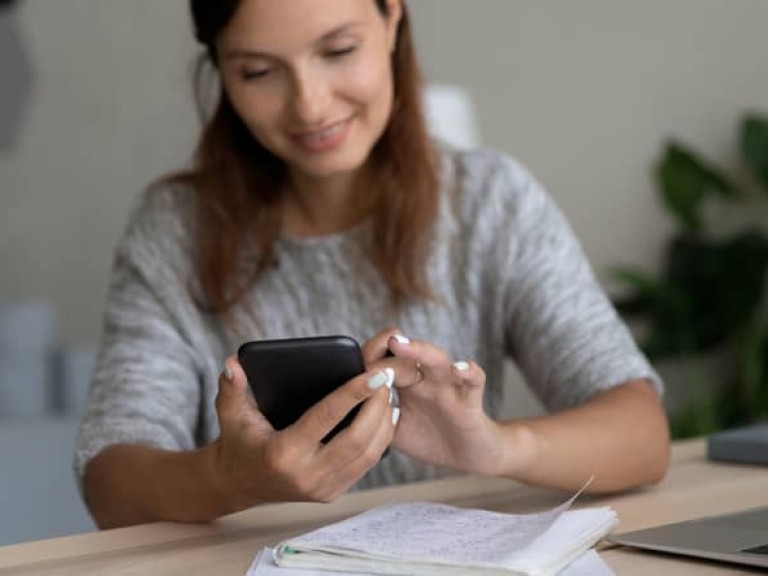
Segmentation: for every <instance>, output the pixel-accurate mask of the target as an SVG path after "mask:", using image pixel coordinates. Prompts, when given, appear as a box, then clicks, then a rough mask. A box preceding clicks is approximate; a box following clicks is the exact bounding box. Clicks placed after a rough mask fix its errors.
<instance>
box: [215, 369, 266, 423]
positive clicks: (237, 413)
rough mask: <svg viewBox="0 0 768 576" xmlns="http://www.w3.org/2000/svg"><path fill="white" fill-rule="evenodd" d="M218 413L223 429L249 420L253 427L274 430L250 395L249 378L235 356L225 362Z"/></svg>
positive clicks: (220, 384) (217, 404) (218, 398)
mask: <svg viewBox="0 0 768 576" xmlns="http://www.w3.org/2000/svg"><path fill="white" fill-rule="evenodd" d="M216 412H217V413H218V416H219V424H220V426H221V427H222V428H224V427H225V426H227V424H229V423H233V424H234V423H237V422H238V421H242V420H243V419H246V418H247V419H248V421H249V423H250V424H251V425H254V424H255V425H258V426H259V427H260V428H266V429H268V430H270V431H271V430H273V428H272V426H271V425H270V424H269V422H268V421H267V419H266V418H265V417H264V415H263V414H262V413H261V412H260V411H259V409H258V408H257V407H256V405H255V403H254V402H253V400H252V399H251V397H250V396H249V395H248V378H247V377H246V375H245V372H244V371H243V368H242V367H241V366H240V363H239V362H238V361H237V357H235V356H230V357H228V358H227V359H226V360H225V361H224V369H223V370H222V372H221V375H220V376H219V393H218V394H217V396H216Z"/></svg>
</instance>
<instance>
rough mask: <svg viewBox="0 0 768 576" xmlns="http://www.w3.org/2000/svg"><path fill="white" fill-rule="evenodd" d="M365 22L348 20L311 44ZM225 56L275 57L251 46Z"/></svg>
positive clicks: (227, 51)
mask: <svg viewBox="0 0 768 576" xmlns="http://www.w3.org/2000/svg"><path fill="white" fill-rule="evenodd" d="M364 24H365V23H364V22H347V23H345V24H341V25H340V26H336V27H335V28H333V29H331V30H329V31H328V32H325V33H324V34H323V35H322V36H320V37H319V38H317V39H316V40H313V41H312V42H311V44H312V45H317V44H322V43H323V42H327V41H328V40H331V39H333V38H334V37H336V36H340V35H342V34H345V33H347V32H349V31H350V30H352V29H354V28H359V27H361V26H363V25H364ZM224 58H225V59H227V60H232V59H237V58H274V55H272V54H270V53H269V52H266V51H263V50H255V49H249V48H230V49H228V50H225V51H224Z"/></svg>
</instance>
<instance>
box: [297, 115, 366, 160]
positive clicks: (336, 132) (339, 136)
mask: <svg viewBox="0 0 768 576" xmlns="http://www.w3.org/2000/svg"><path fill="white" fill-rule="evenodd" d="M353 120H354V116H351V117H349V118H346V119H344V120H340V121H338V122H333V123H330V124H326V125H325V126H324V127H322V128H320V129H317V130H307V131H301V132H294V133H292V134H291V140H292V141H293V142H295V143H296V144H297V145H298V146H299V148H301V149H302V150H303V151H304V152H309V153H321V152H331V151H333V150H336V149H337V148H339V147H341V145H342V144H344V142H345V141H346V139H347V136H348V135H349V132H350V131H351V128H352V121H353Z"/></svg>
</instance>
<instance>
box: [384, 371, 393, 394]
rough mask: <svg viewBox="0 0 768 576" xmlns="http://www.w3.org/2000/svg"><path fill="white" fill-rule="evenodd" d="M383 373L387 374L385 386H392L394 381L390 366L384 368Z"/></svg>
mask: <svg viewBox="0 0 768 576" xmlns="http://www.w3.org/2000/svg"><path fill="white" fill-rule="evenodd" d="M384 374H386V375H387V382H386V385H387V388H390V389H391V388H392V385H393V384H394V383H395V371H394V370H393V369H392V368H384Z"/></svg>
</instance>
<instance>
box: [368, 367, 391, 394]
mask: <svg viewBox="0 0 768 576" xmlns="http://www.w3.org/2000/svg"><path fill="white" fill-rule="evenodd" d="M387 370H390V368H387ZM389 378H390V376H389V374H387V371H386V370H381V371H380V372H376V374H374V375H373V376H371V378H370V379H369V380H368V388H369V389H370V390H378V389H379V388H381V387H382V386H388V382H389Z"/></svg>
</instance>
